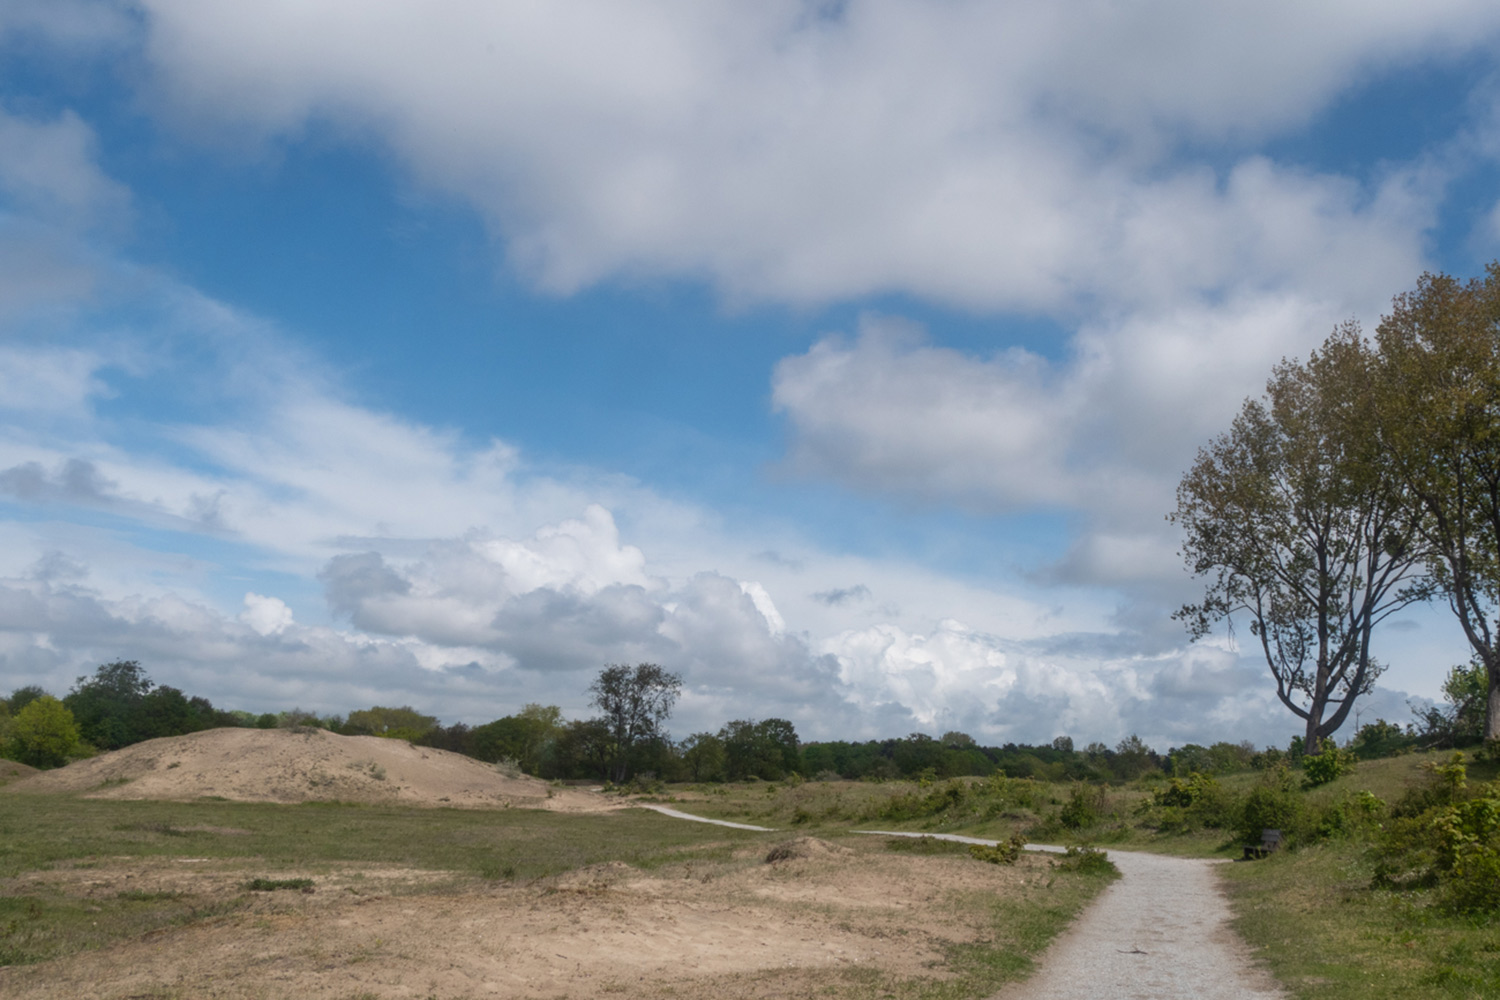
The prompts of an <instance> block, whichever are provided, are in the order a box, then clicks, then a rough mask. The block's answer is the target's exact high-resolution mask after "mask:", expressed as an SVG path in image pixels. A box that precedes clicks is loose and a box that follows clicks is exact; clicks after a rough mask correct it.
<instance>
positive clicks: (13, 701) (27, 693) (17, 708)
mask: <svg viewBox="0 0 1500 1000" xmlns="http://www.w3.org/2000/svg"><path fill="white" fill-rule="evenodd" d="M46 693H47V692H46V691H45V690H43V689H42V688H41V687H39V686H37V685H36V684H28V685H26V686H25V687H18V688H16V689H15V690H14V691H12V692H11V693H10V699H9V707H10V714H11V715H19V714H20V713H21V709H23V708H25V707H26V706H27V705H29V704H31V703H32V702H34V701H36V700H37V699H38V698H40V697H42V696H43V695H45V694H46Z"/></svg>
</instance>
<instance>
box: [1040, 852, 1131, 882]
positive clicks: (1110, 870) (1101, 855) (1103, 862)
mask: <svg viewBox="0 0 1500 1000" xmlns="http://www.w3.org/2000/svg"><path fill="white" fill-rule="evenodd" d="M1052 867H1054V868H1057V869H1059V870H1061V871H1069V872H1079V873H1081V874H1084V875H1105V876H1108V877H1110V878H1119V877H1120V869H1119V868H1118V867H1117V866H1116V865H1115V863H1114V862H1113V861H1111V860H1110V859H1109V855H1108V854H1106V853H1105V852H1104V851H1101V850H1099V849H1098V848H1096V847H1070V848H1068V849H1067V851H1066V852H1065V853H1064V854H1063V856H1062V859H1061V860H1059V861H1054V862H1053V863H1052Z"/></svg>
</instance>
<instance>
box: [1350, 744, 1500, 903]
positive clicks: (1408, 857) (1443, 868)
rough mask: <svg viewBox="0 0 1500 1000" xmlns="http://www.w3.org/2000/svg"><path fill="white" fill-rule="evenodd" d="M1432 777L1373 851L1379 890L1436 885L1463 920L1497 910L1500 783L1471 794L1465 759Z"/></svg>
mask: <svg viewBox="0 0 1500 1000" xmlns="http://www.w3.org/2000/svg"><path fill="white" fill-rule="evenodd" d="M1428 771H1429V773H1430V778H1429V779H1428V783H1427V787H1426V788H1424V789H1420V790H1417V791H1415V792H1413V793H1412V794H1409V795H1408V796H1407V798H1406V799H1405V800H1404V801H1403V802H1402V804H1401V807H1400V809H1399V810H1398V813H1399V815H1398V816H1397V818H1396V819H1395V821H1393V822H1392V823H1390V824H1387V827H1386V830H1385V833H1384V836H1383V837H1382V838H1381V840H1380V842H1379V843H1378V844H1377V845H1376V847H1375V851H1374V853H1375V856H1376V858H1377V864H1376V868H1375V882H1376V884H1377V885H1385V886H1390V887H1396V888H1418V887H1433V886H1435V887H1436V888H1437V889H1438V898H1439V900H1440V901H1441V902H1442V903H1443V904H1444V905H1445V906H1446V907H1448V908H1449V909H1452V910H1455V911H1458V912H1461V913H1467V912H1480V911H1491V910H1495V909H1497V908H1500V782H1492V783H1491V784H1489V785H1487V786H1484V787H1483V788H1481V789H1478V790H1476V789H1473V788H1471V787H1470V786H1469V784H1468V780H1467V772H1466V768H1465V767H1464V757H1463V754H1462V753H1454V754H1453V756H1452V757H1450V758H1449V760H1448V763H1446V764H1440V765H1439V764H1433V765H1430V766H1429V767H1428ZM1423 807H1425V808H1423ZM1417 809H1421V810H1422V811H1420V812H1417V811H1416V810H1417Z"/></svg>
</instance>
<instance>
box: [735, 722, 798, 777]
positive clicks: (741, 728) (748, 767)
mask: <svg viewBox="0 0 1500 1000" xmlns="http://www.w3.org/2000/svg"><path fill="white" fill-rule="evenodd" d="M717 739H718V742H719V744H720V745H721V746H722V747H723V767H724V775H725V777H727V778H728V779H729V780H730V781H743V780H745V779H746V778H749V777H756V778H760V779H761V780H763V781H779V780H781V779H782V778H783V777H785V776H786V775H788V774H791V773H793V772H795V771H797V770H798V769H799V767H800V766H801V757H800V755H799V752H798V751H799V747H800V744H799V742H798V740H797V730H796V729H795V728H794V727H793V726H792V724H791V723H790V722H788V721H787V720H786V719H762V720H761V721H759V722H752V721H749V720H745V719H740V720H736V721H734V722H730V723H729V724H728V725H726V726H725V727H724V728H723V729H721V730H719V733H718V737H717Z"/></svg>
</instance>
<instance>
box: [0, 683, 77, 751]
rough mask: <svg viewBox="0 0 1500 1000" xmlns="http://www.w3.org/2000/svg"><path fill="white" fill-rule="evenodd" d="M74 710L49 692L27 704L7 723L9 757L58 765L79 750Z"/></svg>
mask: <svg viewBox="0 0 1500 1000" xmlns="http://www.w3.org/2000/svg"><path fill="white" fill-rule="evenodd" d="M78 746H79V739H78V725H77V723H76V722H75V721H74V719H73V713H72V712H69V711H68V709H67V707H66V706H64V705H63V703H62V702H60V701H58V700H57V699H56V698H54V697H52V696H51V695H50V694H47V695H42V696H41V697H40V698H36V699H34V700H32V701H29V702H27V703H26V706H25V707H24V708H22V709H21V711H20V712H18V713H16V716H15V718H14V719H13V720H12V722H11V726H10V748H9V753H10V756H11V757H12V758H13V759H15V760H18V761H20V762H21V763H23V764H30V765H31V766H32V767H61V766H62V765H63V764H66V763H67V762H68V758H69V757H70V756H72V755H73V753H74V752H76V751H77V750H78Z"/></svg>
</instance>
